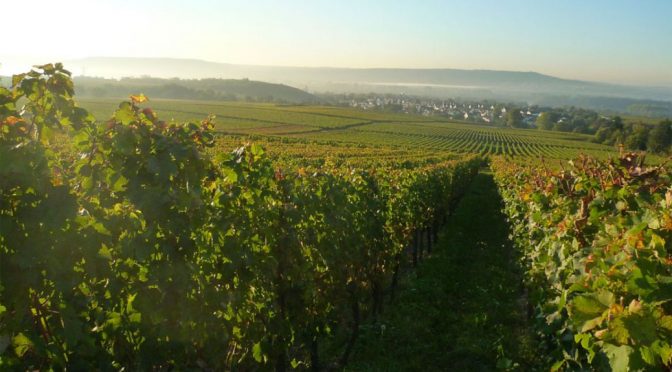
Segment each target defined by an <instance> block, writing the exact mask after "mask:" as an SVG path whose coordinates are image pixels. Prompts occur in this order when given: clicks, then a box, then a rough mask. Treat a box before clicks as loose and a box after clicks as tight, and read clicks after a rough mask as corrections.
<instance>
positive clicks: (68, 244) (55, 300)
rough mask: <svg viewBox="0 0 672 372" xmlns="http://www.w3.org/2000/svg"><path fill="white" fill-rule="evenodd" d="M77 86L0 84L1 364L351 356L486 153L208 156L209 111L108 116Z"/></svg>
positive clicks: (209, 364)
mask: <svg viewBox="0 0 672 372" xmlns="http://www.w3.org/2000/svg"><path fill="white" fill-rule="evenodd" d="M73 92H74V91H73V86H72V81H71V80H70V77H69V73H68V72H67V71H66V70H64V69H63V67H62V66H61V65H59V64H57V65H45V66H40V67H39V68H37V69H36V70H33V71H31V72H30V73H28V74H23V75H18V76H15V77H14V79H13V82H12V87H11V89H4V88H0V368H16V369H31V370H32V369H48V368H54V369H62V368H72V369H103V370H105V369H110V368H116V369H120V368H126V369H132V370H149V369H167V368H178V369H189V368H199V369H212V370H222V369H242V370H248V369H253V368H260V367H262V368H267V369H271V368H274V369H277V370H284V369H285V368H287V367H289V366H292V367H303V368H308V367H310V368H313V369H318V368H321V367H325V366H327V365H332V364H334V365H340V366H342V365H344V364H345V362H347V359H348V355H349V353H350V351H351V349H352V344H353V342H354V341H355V340H356V338H357V337H356V336H357V333H358V328H359V324H360V318H362V317H364V316H366V315H367V314H375V313H377V312H379V311H380V308H381V301H382V296H383V295H384V294H385V293H386V292H387V291H389V289H388V288H389V287H390V286H391V285H392V283H394V278H395V277H396V276H397V270H398V267H399V264H400V262H401V260H403V259H405V257H406V255H405V248H406V247H407V246H408V244H409V242H410V241H412V238H413V237H415V238H416V241H417V239H418V236H423V235H424V236H431V235H432V234H433V232H435V231H436V230H437V227H438V225H439V224H440V222H441V221H442V218H443V216H445V215H446V214H447V212H448V209H449V208H451V206H452V205H453V204H454V202H455V200H456V199H457V198H458V197H459V196H460V195H461V194H462V192H463V191H464V190H465V188H466V187H467V186H468V184H469V182H470V181H471V179H472V178H473V177H474V175H475V174H476V172H477V170H478V167H479V166H480V163H481V161H480V159H478V158H475V157H473V158H466V159H465V160H462V161H449V162H439V163H435V162H431V163H427V164H424V165H422V166H420V167H415V168H412V167H408V166H405V167H397V166H395V164H396V162H394V161H390V162H389V163H388V164H387V165H383V164H380V163H376V167H377V168H376V169H372V168H368V167H365V166H362V167H359V168H353V167H345V166H333V165H329V164H324V165H320V166H311V167H306V168H301V167H293V166H291V165H287V164H285V165H284V166H281V165H279V164H275V163H273V162H271V161H270V160H269V159H268V158H267V157H266V156H265V154H264V150H263V149H262V148H261V147H260V146H255V145H251V146H250V145H248V146H245V147H241V148H238V149H237V150H235V151H233V152H230V153H226V154H220V155H218V156H217V157H216V158H215V159H212V158H211V157H210V156H209V155H207V154H209V152H207V151H205V150H206V148H208V147H211V146H212V145H213V143H214V136H213V133H212V126H213V125H212V123H211V121H210V120H204V121H202V122H197V123H193V122H192V123H186V124H178V123H175V122H164V121H162V120H160V119H159V118H158V117H157V115H156V113H155V112H154V111H152V110H151V109H149V108H142V107H141V104H142V103H143V102H144V101H145V100H146V99H145V97H144V96H132V97H131V100H130V101H128V102H122V103H121V104H120V105H119V107H118V109H117V110H116V112H115V113H114V115H113V117H112V118H111V119H110V120H108V121H107V122H96V121H95V120H94V118H93V117H92V116H90V115H89V114H88V113H87V112H86V110H83V109H81V108H78V107H77V105H76V104H75V103H74V101H73V98H72V96H73ZM59 136H65V137H66V138H68V141H69V143H70V142H71V143H72V148H70V147H69V148H68V151H57V149H58V146H59V145H62V144H59V143H55V141H54V139H55V138H59ZM421 233H422V235H421ZM416 246H417V244H416ZM416 254H417V252H416ZM345 329H350V330H351V331H350V333H351V335H352V336H351V337H345V339H346V341H345V342H344V345H342V350H343V352H342V356H341V357H340V358H338V360H336V361H327V360H322V359H325V358H322V359H320V350H321V349H322V348H321V347H320V342H321V341H324V340H326V341H328V342H331V343H336V342H337V341H338V340H339V337H337V336H339V332H340V333H343V332H344V331H343V330H345Z"/></svg>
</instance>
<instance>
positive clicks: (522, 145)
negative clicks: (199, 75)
mask: <svg viewBox="0 0 672 372" xmlns="http://www.w3.org/2000/svg"><path fill="white" fill-rule="evenodd" d="M80 104H81V105H82V106H83V107H85V108H87V109H88V110H90V111H91V112H92V113H93V114H94V116H96V118H98V119H103V118H107V117H109V116H110V115H111V114H112V113H113V112H114V110H115V109H116V106H117V102H116V101H113V100H83V101H80ZM146 105H148V106H150V107H152V108H153V109H154V110H155V111H156V112H157V113H158V114H159V116H160V117H161V118H163V119H164V120H170V119H174V120H176V121H189V120H201V119H203V118H205V117H207V116H208V115H209V114H213V115H215V117H216V123H217V127H216V129H217V131H218V132H219V133H220V134H223V135H233V136H239V137H238V138H236V137H233V138H232V141H234V142H235V141H238V142H240V141H241V139H240V138H243V139H244V138H246V137H247V136H250V135H255V136H261V137H257V139H256V141H263V140H264V139H267V138H269V137H283V138H292V139H295V140H298V142H291V141H290V142H285V143H302V142H301V141H303V140H308V143H314V144H329V145H331V146H337V147H342V146H346V147H353V146H355V147H357V146H359V148H360V150H358V151H361V147H362V146H364V147H372V146H373V147H377V148H381V147H384V148H387V149H388V151H393V152H394V151H407V152H411V153H413V154H414V155H415V156H420V154H422V153H424V154H432V155H439V156H440V155H441V154H444V153H446V154H447V153H453V154H464V153H475V154H483V155H506V156H511V157H514V158H518V159H520V158H525V159H529V158H540V157H543V158H545V159H571V158H574V157H576V156H577V155H579V154H581V153H585V154H590V155H593V156H595V157H597V158H607V157H609V156H613V155H615V154H616V149H614V148H612V147H609V146H604V145H600V144H596V143H592V142H591V141H590V140H591V136H588V135H582V134H574V133H560V132H551V131H540V130H532V129H511V128H498V127H493V126H487V125H479V124H467V123H458V122H454V121H449V120H444V119H441V118H439V117H424V116H414V115H401V114H386V113H380V112H368V111H360V110H355V109H351V108H342V107H323V106H282V105H273V104H257V103H254V104H252V103H242V102H225V103H203V102H193V101H177V100H152V101H151V102H149V103H147V104H146ZM240 136H242V137H240ZM225 142H226V141H225ZM304 143H305V142H304ZM290 151H291V150H290ZM302 153H303V151H302Z"/></svg>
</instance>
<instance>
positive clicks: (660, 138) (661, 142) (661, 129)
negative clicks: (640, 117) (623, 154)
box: [646, 119, 672, 152]
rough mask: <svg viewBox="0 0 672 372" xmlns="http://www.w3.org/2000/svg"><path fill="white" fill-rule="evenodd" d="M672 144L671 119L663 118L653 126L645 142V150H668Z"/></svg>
mask: <svg viewBox="0 0 672 372" xmlns="http://www.w3.org/2000/svg"><path fill="white" fill-rule="evenodd" d="M671 144H672V121H670V120H669V119H668V120H665V121H662V122H660V123H659V124H658V125H656V126H655V127H653V129H652V130H651V131H650V132H649V138H648V140H647V142H646V148H647V150H649V151H651V152H665V151H668V149H669V147H670V145H671Z"/></svg>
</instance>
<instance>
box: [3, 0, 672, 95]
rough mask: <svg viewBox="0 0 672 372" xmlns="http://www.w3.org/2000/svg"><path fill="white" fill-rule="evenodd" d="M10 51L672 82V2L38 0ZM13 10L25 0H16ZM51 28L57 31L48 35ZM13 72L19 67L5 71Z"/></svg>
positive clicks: (15, 24)
mask: <svg viewBox="0 0 672 372" xmlns="http://www.w3.org/2000/svg"><path fill="white" fill-rule="evenodd" d="M33 4H34V8H33V9H36V10H35V11H33V12H32V13H31V27H25V26H24V24H23V23H22V22H25V21H23V20H22V17H7V19H5V23H6V25H7V26H8V28H9V29H21V30H22V37H20V38H15V39H11V40H8V41H6V42H8V45H7V46H6V48H4V50H5V52H3V53H2V54H3V55H0V63H1V62H4V64H3V67H1V68H0V74H3V71H9V70H10V69H11V66H12V64H13V63H14V64H16V62H12V60H14V61H16V60H23V61H29V63H42V62H48V61H67V60H74V59H82V58H87V57H99V56H100V57H103V56H104V57H129V58H177V59H180V58H186V59H198V60H204V61H211V62H216V63H229V64H242V65H260V66H297V67H299V66H300V67H334V68H411V69H412V68H423V69H426V68H432V69H444V68H447V69H467V70H497V71H521V72H528V71H529V72H537V73H540V74H545V75H550V76H554V77H558V78H563V79H574V80H585V81H596V82H607V83H617V84H627V85H641V86H663V87H670V86H672V69H670V66H672V48H669V47H667V46H668V45H669V44H670V35H672V24H670V23H669V22H667V20H666V17H667V15H669V14H672V2H669V1H663V0H654V1H647V2H634V1H627V0H617V1H606V0H596V1H591V2H583V1H578V0H570V1H565V2H555V1H546V0H544V1H530V0H519V1H511V2H507V3H506V4H505V3H503V2H501V1H495V0H477V1H469V2H457V1H448V2H446V1H438V0H431V1H425V2H423V3H421V4H414V3H411V2H405V1H390V2H386V3H380V2H376V1H373V0H368V1H355V0H345V1H340V2H337V3H332V2H328V1H321V0H318V1H308V0H291V1H286V2H283V3H281V4H278V3H275V2H273V1H270V0H258V1H254V2H246V1H237V0H236V1H222V2H216V1H211V0H195V1H192V2H189V3H184V2H180V1H177V0H170V1H158V0H147V1H144V2H142V3H134V2H130V1H129V0H117V1H111V0H110V1H107V0H102V1H94V2H87V1H84V0H67V1H61V2H58V3H53V2H50V1H47V0H36V1H34V2H33ZM4 7H5V8H7V14H21V12H22V11H24V10H25V6H22V5H20V4H18V2H10V3H8V4H6V5H5V6H4ZM45 35H48V37H49V40H50V41H51V40H53V42H46V43H45V41H44V40H45ZM9 72H14V71H9Z"/></svg>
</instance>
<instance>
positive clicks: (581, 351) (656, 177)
mask: <svg viewBox="0 0 672 372" xmlns="http://www.w3.org/2000/svg"><path fill="white" fill-rule="evenodd" d="M641 163H642V161H641V159H640V158H639V157H638V156H637V155H636V154H625V155H624V156H623V157H622V158H621V159H619V160H612V161H599V160H595V159H592V158H587V157H583V158H580V159H578V160H577V161H576V162H570V165H569V166H568V167H567V168H566V169H562V170H549V169H547V168H546V167H544V166H543V165H538V166H535V167H523V166H517V165H514V164H512V163H511V162H508V161H505V160H504V159H499V160H498V161H495V162H494V163H493V167H494V169H495V176H496V179H497V182H498V184H499V188H500V193H501V195H502V197H503V199H504V201H505V205H506V207H505V210H506V213H507V215H508V216H509V219H510V223H511V225H512V230H513V232H512V236H513V237H514V239H515V242H516V245H517V246H518V247H519V250H520V254H521V257H522V262H523V266H524V269H525V270H526V272H527V280H528V281H529V282H528V283H527V284H528V288H529V291H530V292H529V301H530V305H531V306H532V307H533V309H534V314H536V319H537V322H538V326H539V330H540V331H541V332H542V333H543V334H544V335H545V336H546V337H545V340H546V343H547V345H546V346H547V347H548V348H549V350H550V351H551V352H552V353H551V354H549V355H552V359H553V360H551V361H550V362H552V363H554V365H553V369H554V370H586V369H589V368H592V369H597V370H609V369H611V370H614V371H629V370H632V371H635V370H661V369H669V368H672V187H671V186H670V182H671V181H672V179H671V175H670V174H669V173H668V171H667V170H666V169H665V168H664V167H656V168H645V167H643V165H642V164H641Z"/></svg>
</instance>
